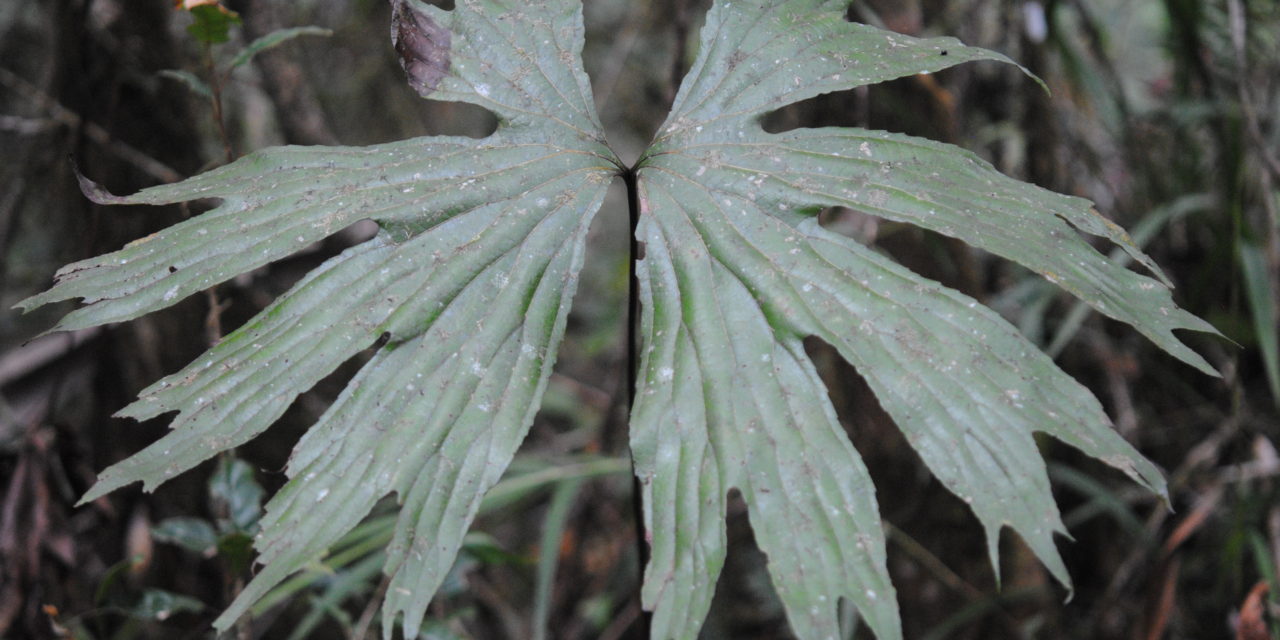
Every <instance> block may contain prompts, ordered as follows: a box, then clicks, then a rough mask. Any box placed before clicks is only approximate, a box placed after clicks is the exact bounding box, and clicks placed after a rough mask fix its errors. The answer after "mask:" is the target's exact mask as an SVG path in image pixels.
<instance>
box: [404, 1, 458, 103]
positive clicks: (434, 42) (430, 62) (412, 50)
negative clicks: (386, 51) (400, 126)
mask: <svg viewBox="0 0 1280 640" xmlns="http://www.w3.org/2000/svg"><path fill="white" fill-rule="evenodd" d="M452 40H453V34H452V33H450V32H449V30H448V29H446V28H444V27H442V26H440V24H439V23H437V22H436V21H435V20H432V19H431V17H430V16H428V15H426V14H423V13H419V12H418V11H417V10H415V9H414V8H413V6H411V5H410V4H409V2H408V0H392V2H391V42H392V43H393V44H394V45H395V48H396V53H399V54H400V66H401V67H404V71H405V73H407V74H409V86H411V87H413V88H414V89H415V90H417V92H418V93H419V94H420V95H422V96H424V97H425V96H427V95H428V94H430V93H431V92H432V91H435V89H436V87H437V86H438V85H439V84H440V81H441V80H442V79H444V77H445V75H447V74H448V73H449V46H450V44H451V42H452Z"/></svg>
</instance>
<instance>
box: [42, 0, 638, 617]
mask: <svg viewBox="0 0 1280 640" xmlns="http://www.w3.org/2000/svg"><path fill="white" fill-rule="evenodd" d="M395 9H396V15H397V20H398V21H400V24H407V25H408V26H407V27H406V28H405V29H403V30H401V31H400V33H399V34H398V37H399V38H413V37H418V36H421V35H422V34H423V33H425V34H427V37H426V38H425V39H419V40H417V41H415V42H413V43H412V44H413V45H414V47H416V48H412V47H411V48H410V50H409V51H408V52H407V54H408V55H410V56H426V57H425V58H417V60H426V61H427V63H429V64H428V65H427V66H426V67H414V66H413V61H411V64H410V65H408V67H409V68H408V69H407V70H408V71H409V72H410V76H411V79H413V80H416V81H417V83H416V84H415V87H416V88H417V89H418V90H419V91H420V92H421V93H424V94H426V95H431V96H432V97H433V98H435V97H439V98H447V99H454V100H465V101H468V102H473V103H476V104H479V105H481V106H484V107H486V108H488V109H490V110H491V111H493V112H494V113H495V114H496V115H497V116H498V119H499V123H500V124H499V128H498V130H497V131H496V132H495V133H494V134H493V135H492V136H490V137H488V138H485V139H482V140H474V139H468V138H424V139H418V140H408V141H403V142H396V143H390V144H383V145H375V146H371V147H363V148H320V147H309V148H304V147H284V148H279V149H273V150H268V151H263V152H259V153H256V154H253V155H251V156H248V157H246V158H244V159H241V160H239V161H237V162H235V163H232V164H230V165H228V166H225V167H222V168H219V169H216V170H214V171H210V172H208V173H205V174H203V175H201V176H197V177H195V178H192V179H190V180H187V181H184V182H182V183H180V184H174V185H165V186H160V187H154V188H151V189H147V190H144V191H142V192H140V193H138V194H136V195H133V196H128V197H117V196H113V195H111V194H109V193H106V192H105V191H104V190H102V189H101V188H100V187H97V185H94V184H92V183H89V182H88V181H87V180H86V181H84V182H83V186H84V187H85V191H86V193H87V194H88V195H90V197H92V198H94V199H95V200H97V201H99V202H103V203H109V204H163V203H173V202H182V201H187V200H192V199H197V198H199V199H205V198H214V199H218V200H220V204H219V205H218V206H217V207H216V208H215V209H213V210H211V211H209V212H206V213H204V214H202V215H199V216H196V217H194V218H192V219H191V220H188V221H185V222H183V223H180V224H178V225H175V226H173V227H171V228H169V229H166V230H164V231H161V232H159V233H157V234H155V235H154V236H151V237H149V238H145V239H143V240H140V241H136V242H134V243H131V244H130V245H129V246H127V247H125V248H124V249H121V250H120V251H117V252H114V253H112V254H108V255H106V256H102V257H99V258H94V259H91V260H86V261H83V262H80V263H76V264H74V265H71V266H69V267H67V268H64V269H63V270H61V271H60V272H59V274H58V283H57V284H56V285H55V286H54V287H53V288H52V289H50V290H49V291H48V292H46V293H44V294H41V295H40V296H36V297H34V298H32V299H29V300H27V301H24V302H23V306H24V307H25V308H31V307H34V306H38V305H40V304H45V303H48V302H53V301H57V300H65V299H70V298H81V299H83V301H84V302H86V303H87V305H86V306H84V307H82V308H80V309H78V310H76V311H73V312H72V313H71V314H69V315H68V316H67V317H66V318H65V319H64V320H63V321H62V322H61V323H60V324H59V325H58V326H57V327H56V329H58V330H66V329H72V328H76V327H81V326H90V325H95V324H102V323H106V322H117V321H121V320H127V319H130V318H134V317H137V316H139V315H142V314H144V313H147V312H150V311H154V310H156V309H160V308H163V307H165V306H168V305H171V304H174V303H176V302H177V301H179V300H181V299H182V298H183V297H185V296H188V295H190V294H192V293H195V292H198V291H200V290H203V289H205V288H207V287H210V286H213V285H215V284H217V283H219V282H222V281H224V280H227V279H228V278H231V277H234V276H235V275H237V274H239V273H243V272H245V271H248V270H251V269H253V268H256V267H258V266H261V265H263V264H267V263H269V262H271V261H273V260H277V259H279V258H282V257H285V256H287V255H289V254H290V253H293V252H295V251H297V250H299V249H302V248H304V247H306V246H307V245H309V244H311V243H313V242H315V241H317V240H320V239H323V238H325V237H326V236H328V235H331V234H333V233H336V232H338V231H340V230H341V229H342V228H344V227H345V226H347V225H349V224H351V223H353V222H355V221H358V220H361V219H373V220H374V221H376V222H377V223H378V224H379V225H380V227H381V228H382V231H381V232H380V233H379V234H378V235H377V236H376V237H375V238H374V239H372V240H370V241H368V242H365V243H364V244H361V245H359V246H356V247H352V248H351V249H348V250H347V251H345V252H343V253H342V254H340V255H338V256H336V257H334V258H332V259H330V260H328V261H327V262H325V263H324V264H323V265H321V266H320V267H318V268H316V269H315V270H314V271H312V272H311V273H310V274H308V275H307V276H306V277H305V278H303V279H302V280H301V281H300V282H298V283H297V284H296V285H295V286H294V287H292V288H291V289H290V290H289V291H288V292H287V293H285V294H284V295H283V296H281V297H280V298H279V299H278V300H277V301H276V302H275V303H273V304H272V305H270V306H269V307H268V308H267V309H265V310H264V311H263V312H262V313H260V314H259V315H258V316H256V317H255V318H253V319H252V320H250V321H249V322H248V323H246V324H245V325H244V326H243V327H241V328H239V329H237V330H236V331H234V332H233V333H231V334H230V335H228V336H227V337H226V338H224V339H223V340H222V341H221V342H220V343H219V344H218V345H216V346H215V347H214V348H212V349H211V350H210V351H209V352H208V353H206V354H205V355H203V356H201V357H200V358H198V359H197V360H196V361H195V362H192V363H191V364H190V365H188V366H187V367H186V368H185V369H183V370H182V371H180V372H178V373H176V374H174V375H172V376H169V377H167V378H165V379H163V380H161V381H159V382H157V383H156V384H154V385H152V386H151V387H149V388H148V389H146V390H144V391H143V392H142V394H141V397H140V398H139V400H138V401H137V402H135V403H134V404H132V405H130V406H129V407H126V408H125V409H124V410H122V411H121V415H124V416H129V417H134V418H138V419H146V418H151V417H155V416H158V415H161V414H164V413H168V412H174V411H176V412H177V416H176V417H175V418H174V420H173V423H172V425H171V426H172V431H171V432H170V433H169V434H168V435H166V436H165V437H164V438H161V439H160V440H159V441H157V442H155V443H154V444H152V445H151V446H149V447H147V448H146V449H144V450H143V451H142V452H140V453H138V454H137V455H135V456H133V457H131V458H129V459H127V460H125V461H123V462H121V463H119V464H117V465H114V466H112V467H111V468H109V469H107V470H106V471H104V472H103V473H102V475H101V476H100V478H99V482H98V484H96V485H95V486H94V487H93V489H91V490H90V491H89V493H88V494H87V495H86V496H85V498H84V500H92V499H94V498H96V497H98V496H101V495H103V494H105V493H107V492H109V491H111V490H113V489H116V488H118V487H121V486H124V485H126V484H129V483H132V482H135V481H142V482H143V483H144V486H145V488H147V489H151V488H153V487H155V486H156V485H157V484H159V483H160V482H163V481H164V480H166V479H167V478H169V477H172V476H173V475H176V474H177V473H180V472H182V471H184V470H186V469H189V468H191V467H193V466H195V465H196V464H198V463H200V462H201V461H203V460H206V459H208V458H209V457H210V456H212V455H214V454H216V453H218V452H219V451H222V450H225V449H228V448H231V447H235V446H238V445H240V444H243V443H244V442H247V441H248V440H250V439H252V438H253V437H254V436H256V435H258V434H259V433H261V432H262V431H263V430H265V429H266V428H267V427H269V426H270V425H271V424H272V423H273V422H274V421H275V420H276V419H277V418H278V417H279V416H280V415H281V414H282V413H283V412H284V410H285V409H286V408H287V407H288V406H289V405H290V404H291V403H292V402H293V400H294V399H295V398H296V397H297V396H298V394H300V393H302V392H303V391H306V390H307V389H309V388H310V387H311V386H313V385H314V384H315V383H316V382H317V381H319V380H320V379H321V378H323V377H324V376H326V375H328V374H329V373H331V372H332V371H333V370H334V369H335V368H336V367H337V366H338V365H340V364H341V363H342V362H344V361H346V360H348V359H350V358H351V357H353V356H354V355H356V354H357V353H359V352H360V351H362V350H364V349H367V348H369V347H370V346H371V345H373V344H375V343H376V342H377V341H378V340H379V338H380V337H385V338H386V340H387V342H386V345H385V346H383V347H381V348H379V349H378V350H377V351H376V353H375V354H374V355H373V357H372V359H371V360H370V361H369V362H368V363H367V364H366V365H365V366H364V367H363V368H362V369H361V371H360V372H359V373H358V374H357V376H356V377H355V379H353V380H352V381H351V382H350V384H349V385H348V386H347V388H346V389H345V390H344V392H343V393H342V394H341V396H340V397H339V398H338V400H337V401H335V403H334V404H333V405H332V406H331V407H330V408H329V410H328V411H327V412H326V413H325V414H324V415H323V416H322V417H321V419H320V420H319V422H318V423H317V424H316V425H315V426H314V427H313V428H312V429H311V430H310V431H309V432H308V433H307V435H306V436H304V437H303V439H302V440H301V441H300V442H299V443H298V445H297V446H296V448H295V451H294V454H293V456H292V458H291V460H290V463H289V467H288V473H289V476H290V478H291V480H290V482H289V483H288V484H286V486H285V487H284V488H283V489H282V490H281V491H280V492H279V493H278V494H277V495H276V496H275V497H274V498H273V499H272V500H271V501H270V502H269V503H268V505H267V507H266V514H265V516H264V517H263V518H262V520H261V522H260V525H261V528H262V529H261V534H260V535H259V537H258V539H257V540H256V543H255V545H256V546H257V548H258V550H259V551H260V556H259V562H261V563H262V564H263V567H262V568H261V570H260V571H259V572H258V573H257V574H256V576H255V578H254V580H253V581H251V582H250V583H249V585H247V587H246V588H245V589H244V591H243V592H242V593H241V594H240V596H239V597H238V598H237V599H236V601H235V602H234V603H233V604H232V605H231V607H230V608H229V609H228V610H227V611H226V612H224V613H223V615H222V616H221V617H220V618H219V619H218V621H217V623H216V624H217V626H218V627H219V628H224V629H225V628H227V627H228V626H230V625H231V624H232V623H233V622H234V621H235V619H236V618H237V617H238V616H239V615H241V614H242V613H243V612H244V611H245V610H246V609H247V608H248V607H249V606H250V605H252V603H253V601H254V600H255V599H257V598H258V597H260V596H261V595H262V594H264V593H266V592H267V591H268V590H269V589H270V588H271V587H273V586H274V585H276V584H278V583H279V582H280V581H281V580H283V579H284V578H287V577H288V576H289V575H290V574H292V573H293V572H295V571H297V570H298V569H300V568H302V567H303V566H304V565H305V564H306V563H307V562H309V561H311V560H312V559H313V558H315V557H316V556H317V555H320V554H322V553H323V552H324V551H325V550H326V549H327V548H328V547H329V546H330V545H331V544H333V543H334V542H335V541H336V540H338V539H339V538H340V537H341V536H342V535H343V534H344V533H346V532H347V531H349V530H350V529H351V528H353V527H354V526H356V525H357V524H358V523H359V521H360V520H361V518H363V517H364V516H365V515H366V514H367V513H368V511H369V509H370V508H372V506H373V505H374V503H376V502H377V501H378V500H379V499H380V498H381V497H383V496H385V495H388V494H390V493H392V492H394V493H396V494H397V495H398V497H399V499H400V500H401V502H402V504H403V507H402V509H401V512H400V516H399V521H398V523H397V528H396V531H395V534H394V538H393V541H392V544H391V547H390V548H389V549H388V551H387V562H386V566H385V567H384V571H385V572H386V573H387V574H388V575H389V576H391V583H390V588H389V590H388V592H387V600H386V603H385V606H384V610H383V613H384V625H383V629H384V632H385V634H387V635H388V636H390V634H391V630H392V629H393V628H394V622H395V619H396V617H397V616H398V615H399V614H404V617H403V626H404V630H405V635H406V637H413V636H415V635H416V634H417V629H418V628H419V626H420V624H421V620H422V617H423V615H424V613H425V611H426V608H427V605H428V603H429V602H430V600H431V597H432V595H433V593H434V592H435V591H436V589H437V587H438V586H439V584H440V581H441V580H442V579H443V578H444V576H445V574H446V573H447V571H448V569H449V567H450V566H451V565H452V562H453V558H454V556H455V555H456V553H457V551H458V548H459V545H460V544H461V541H462V536H463V535H464V534H465V533H466V530H467V528H468V526H469V525H470V521H471V519H472V518H473V517H474V515H475V512H476V510H477V508H478V505H479V503H480V500H481V498H482V497H483V495H484V493H485V491H486V490H487V489H488V488H489V487H490V486H492V485H493V484H494V483H495V482H496V481H497V480H498V478H499V477H500V476H501V474H502V472H503V470H504V469H505V468H506V466H507V465H508V463H509V462H510V460H511V457H512V456H513V454H514V452H515V449H516V447H517V446H518V445H519V443H520V441H521V440H522V439H523V437H524V434H525V432H526V431H527V429H528V427H529V425H530V423H531V422H532V420H533V416H534V413H535V412H536V409H537V407H538V404H539V401H540V398H541V395H542V391H543V389H544V387H545V384H546V380H547V377H548V376H549V375H550V372H551V366H552V363H553V361H554V356H555V352H556V349H557V347H558V344H559V341H560V339H561V337H562V335H563V331H564V324H565V319H566V317H567V313H568V308H569V300H570V298H571V297H572V294H573V291H574V288H575V286H576V283H577V274H578V271H579V269H580V268H581V265H582V256H583V250H584V241H585V235H586V230H587V228H588V226H589V224H590V221H591V218H592V216H593V214H594V213H595V211H596V210H597V209H598V208H599V206H600V203H601V201H602V199H603V197H604V192H605V189H606V187H607V185H608V183H609V181H610V180H611V179H612V178H613V176H614V175H615V174H616V172H617V166H618V163H617V160H616V158H615V157H614V156H613V154H612V152H611V151H609V150H608V148H607V147H605V146H603V145H602V144H601V140H603V136H602V134H601V133H600V130H599V124H598V122H597V119H596V116H595V114H594V107H593V104H592V99H591V95H590V90H589V84H588V82H587V79H586V76H585V74H584V73H583V71H582V69H581V65H580V63H579V62H578V56H579V52H580V50H581V46H582V24H581V8H580V6H579V5H578V3H576V2H573V1H570V0H554V1H552V0H548V1H547V2H543V3H541V6H539V7H534V8H526V6H525V5H524V4H523V3H518V4H517V3H512V5H511V8H509V9H508V8H506V7H505V6H504V5H503V4H500V3H495V2H459V3H458V8H457V9H456V10H454V11H450V12H446V11H441V10H439V9H436V8H433V7H428V6H426V5H423V4H421V3H412V4H411V5H410V4H400V5H397V6H396V8H395ZM424 69H425V72H424ZM519 70H523V71H521V72H517V71H519ZM531 70H532V72H530V71H531ZM415 73H417V75H416V76H415Z"/></svg>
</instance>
